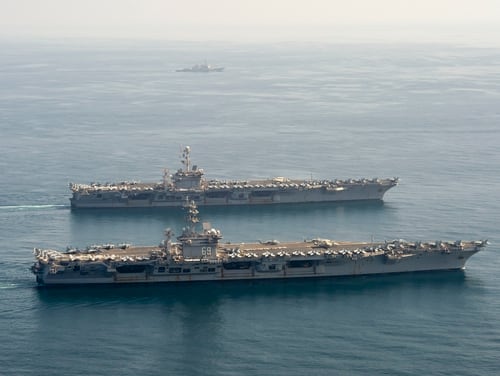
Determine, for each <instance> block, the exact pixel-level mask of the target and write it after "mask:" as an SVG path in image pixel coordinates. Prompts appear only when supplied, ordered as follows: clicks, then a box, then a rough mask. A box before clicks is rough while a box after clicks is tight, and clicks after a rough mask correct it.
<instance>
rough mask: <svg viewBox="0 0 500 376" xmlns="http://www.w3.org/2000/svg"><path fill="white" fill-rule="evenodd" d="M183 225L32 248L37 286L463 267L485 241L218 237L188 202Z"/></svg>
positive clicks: (320, 275)
mask: <svg viewBox="0 0 500 376" xmlns="http://www.w3.org/2000/svg"><path fill="white" fill-rule="evenodd" d="M186 210H187V212H186V222H187V225H186V226H185V227H184V230H183V232H182V234H181V235H180V236H178V237H177V241H176V242H174V241H172V236H173V234H172V231H171V230H169V229H167V230H166V231H165V239H164V240H163V241H162V242H161V243H160V244H159V245H157V246H131V245H128V244H122V245H118V246H114V245H112V244H106V245H101V246H92V247H89V248H86V249H84V250H79V249H68V250H66V251H65V252H60V251H57V250H51V249H38V248H36V249H35V250H34V254H35V258H36V262H35V263H34V265H33V266H32V268H31V270H32V272H33V273H34V274H35V276H36V281H37V283H38V285H40V286H53V285H79V284H80V285H85V284H124V283H164V282H169V283H172V282H191V281H230V280H257V279H288V278H318V277H335V276H356V275H368V274H387V273H404V272H417V271H436V270H452V269H463V268H464V267H465V263H466V262H467V260H468V259H469V258H470V257H471V256H472V255H474V254H475V253H477V252H479V251H480V250H481V249H483V247H485V246H486V244H487V241H484V240H478V241H461V240H457V241H453V242H445V241H434V242H420V241H417V242H407V241H404V240H394V241H385V242H342V241H337V240H331V239H312V240H307V241H302V242H279V241H277V240H270V241H265V242H256V243H231V242H229V243H221V242H220V240H221V239H222V234H221V232H220V231H219V230H217V229H214V228H212V227H211V225H210V224H208V223H204V224H203V226H202V230H200V229H197V227H198V223H199V219H198V210H197V207H196V204H195V203H194V202H191V203H190V204H189V205H186Z"/></svg>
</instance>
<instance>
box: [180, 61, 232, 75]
mask: <svg viewBox="0 0 500 376" xmlns="http://www.w3.org/2000/svg"><path fill="white" fill-rule="evenodd" d="M222 71H224V67H214V66H211V65H209V64H207V63H206V62H205V64H196V65H193V66H192V67H191V68H182V69H176V72H194V73H199V72H201V73H209V72H222Z"/></svg>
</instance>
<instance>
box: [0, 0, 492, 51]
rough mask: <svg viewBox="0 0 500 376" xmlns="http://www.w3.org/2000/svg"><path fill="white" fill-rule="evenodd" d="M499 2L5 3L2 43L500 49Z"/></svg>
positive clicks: (0, 19) (0, 16)
mask: <svg viewBox="0 0 500 376" xmlns="http://www.w3.org/2000/svg"><path fill="white" fill-rule="evenodd" d="M498 25H500V1H497V0H474V1H470V0H420V1H414V0H378V1H373V0H350V1H343V0H307V1H306V0H252V1H236V0H183V1H173V0H43V1H41V0H0V38H13V37H14V38H16V37H22V38H32V37H38V38H52V37H78V38H80V37H90V38H148V39H162V40H197V41H203V40H221V41H259V42H260V41H296V40H321V41H334V42H342V41H346V42H351V41H389V42H412V41H417V42H433V41H435V42H446V41H458V42H463V43H472V44H500V43H499V42H500V26H498Z"/></svg>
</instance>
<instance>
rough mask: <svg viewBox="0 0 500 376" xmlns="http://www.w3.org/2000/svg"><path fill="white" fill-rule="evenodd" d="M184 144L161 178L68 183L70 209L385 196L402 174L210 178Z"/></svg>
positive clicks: (348, 199) (281, 201) (260, 202)
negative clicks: (176, 162)
mask: <svg viewBox="0 0 500 376" xmlns="http://www.w3.org/2000/svg"><path fill="white" fill-rule="evenodd" d="M190 152H191V150H190V148H189V146H188V147H186V148H184V150H183V154H182V160H181V162H182V164H183V165H184V168H181V169H179V170H177V171H176V172H175V173H174V174H169V172H168V170H165V171H164V176H163V179H162V181H161V182H157V183H141V182H129V181H122V182H119V183H106V184H99V183H92V184H75V183H70V185H69V186H70V189H71V191H72V197H71V198H70V202H71V208H72V209H81V208H146V207H165V208H168V207H179V206H182V205H183V204H184V203H185V202H186V200H187V199H189V200H193V201H195V203H196V204H197V205H198V206H204V205H220V206H224V205H268V204H283V203H288V204H291V203H311V202H336V201H359V200H374V201H375V200H382V199H383V197H384V194H385V192H387V190H389V189H390V188H392V187H394V186H395V185H397V184H398V181H399V179H398V178H390V179H378V178H373V179H349V180H338V179H337V180H312V179H311V180H297V179H288V178H285V177H275V178H272V179H262V180H229V181H226V180H207V179H205V178H204V172H203V170H202V169H200V168H198V167H197V166H196V165H192V164H191V158H190Z"/></svg>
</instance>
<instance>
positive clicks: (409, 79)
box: [0, 40, 500, 375]
mask: <svg viewBox="0 0 500 376" xmlns="http://www.w3.org/2000/svg"><path fill="white" fill-rule="evenodd" d="M0 47H1V48H2V57H1V58H0V62H1V64H0V136H1V137H0V256H1V258H0V333H1V336H0V373H1V374H2V375H39V374H40V373H42V372H43V373H45V374H50V375H81V374H92V375H110V374H111V375H114V374H120V375H138V374H141V375H165V374H178V375H241V374H244V375H266V374H273V375H304V374H315V375H332V374H341V375H384V374H386V375H423V374H425V375H495V374H498V370H499V369H500V360H499V354H500V299H499V296H500V279H499V273H498V270H499V268H500V261H499V255H498V245H499V241H500V235H499V224H500V200H499V198H500V197H499V192H500V174H499V173H498V169H499V167H498V166H499V165H500V147H499V145H500V125H499V124H500V107H499V105H498V103H500V63H499V62H500V49H495V48H477V47H473V46H460V45H431V44H428V45H383V44H378V45H377V44H367V45H363V44H326V43H323V44H294V43H287V44H274V45H262V44H261V45H259V44H229V43H227V44H224V43H218V44H216V43H212V44H208V45H207V44H201V43H187V44H181V43H166V42H139V41H120V42H118V41H115V42H112V41H109V42H101V41H72V42H56V41H44V42H36V43H35V42H27V41H24V42H21V43H19V42H13V41H7V40H3V41H1V42H0ZM205 59H207V60H208V62H209V63H211V64H214V65H222V66H225V67H226V70H225V71H224V72H223V73H210V74H190V73H176V72H174V71H175V69H178V68H183V67H186V66H191V65H194V64H197V63H201V62H203V61H204V60H205ZM185 145H190V146H191V148H192V158H193V162H194V163H195V164H197V165H198V166H199V167H201V168H204V170H205V172H206V175H207V177H213V178H220V179H224V178H258V177H273V176H288V177H296V178H310V177H311V176H312V177H313V178H350V177H354V178H361V177H370V178H371V177H394V176H398V177H400V179H401V183H400V185H399V186H398V187H396V188H394V189H392V190H390V191H389V192H388V193H387V194H386V196H385V201H384V203H378V204H373V203H371V204H367V203H362V204H359V203H345V204H321V205H298V206H279V207H264V208H256V207H244V208H208V209H204V208H202V209H201V210H200V211H201V216H202V219H203V220H207V221H210V222H211V223H212V225H213V226H214V227H217V228H220V229H221V230H222V232H223V234H224V237H225V239H226V240H232V241H239V240H241V241H255V240H258V239H278V240H286V239H294V240H301V239H306V238H312V237H324V238H333V239H339V240H367V241H368V240H370V239H376V240H383V239H400V238H404V239H408V240H457V239H489V241H490V245H489V247H487V249H486V250H485V251H483V252H481V253H479V254H477V255H475V256H473V257H472V258H471V259H470V260H469V262H468V263H467V268H466V270H465V271H457V272H438V273H415V274H407V275H394V276H390V275H384V276H370V277H355V278H339V279H321V280H313V281H278V282H276V281H274V282H266V281H262V282H237V283H221V284H205V283H199V284H186V285H161V286H111V287H99V288H95V287H82V288H62V289H61V288H60V289H38V288H36V286H35V280H34V276H33V275H31V274H30V272H29V270H28V269H29V267H30V265H31V264H32V262H33V256H32V253H31V251H32V248H33V247H52V248H65V247H66V246H68V245H74V246H85V245H88V244H92V243H104V242H114V243H118V242H129V243H134V244H156V243H157V242H159V241H160V240H161V238H162V234H163V229H164V228H166V227H171V228H172V229H174V231H175V232H177V233H179V232H180V230H181V227H182V213H181V212H180V211H172V212H165V211H161V210H141V209H138V210H132V211H130V210H125V211H113V210H91V211H77V212H72V211H71V210H70V208H69V201H68V198H69V189H68V183H69V182H82V183H87V182H91V181H100V182H106V181H115V180H142V181H159V180H160V179H161V176H162V173H163V168H169V169H170V170H174V169H177V168H178V167H179V157H180V150H181V148H182V146H185Z"/></svg>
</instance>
